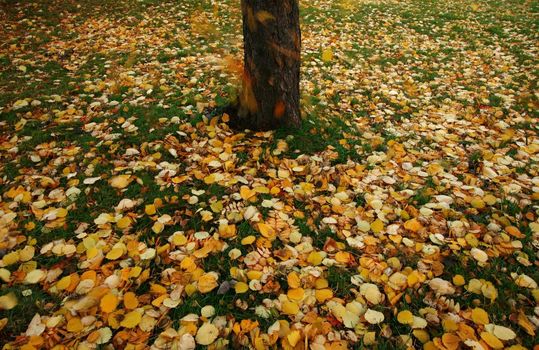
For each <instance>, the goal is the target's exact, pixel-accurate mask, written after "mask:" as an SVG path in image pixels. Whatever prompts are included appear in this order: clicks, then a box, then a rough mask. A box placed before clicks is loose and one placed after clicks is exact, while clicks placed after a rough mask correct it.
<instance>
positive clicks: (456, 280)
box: [453, 275, 466, 287]
mask: <svg viewBox="0 0 539 350" xmlns="http://www.w3.org/2000/svg"><path fill="white" fill-rule="evenodd" d="M453 284H454V285H455V286H457V287H460V286H463V285H465V284H466V281H465V280H464V277H463V276H462V275H455V276H453Z"/></svg>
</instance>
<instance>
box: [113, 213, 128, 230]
mask: <svg viewBox="0 0 539 350" xmlns="http://www.w3.org/2000/svg"><path fill="white" fill-rule="evenodd" d="M116 225H117V226H118V228H119V229H121V230H123V229H126V228H128V227H129V226H131V218H130V217H129V216H124V217H123V218H121V219H120V220H118V221H117V222H116Z"/></svg>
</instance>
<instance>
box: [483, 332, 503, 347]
mask: <svg viewBox="0 0 539 350" xmlns="http://www.w3.org/2000/svg"><path fill="white" fill-rule="evenodd" d="M481 339H483V340H484V341H485V343H487V344H488V346H490V347H491V348H493V349H503V343H502V342H501V340H500V339H498V338H496V336H495V335H494V334H491V333H489V332H482V333H481Z"/></svg>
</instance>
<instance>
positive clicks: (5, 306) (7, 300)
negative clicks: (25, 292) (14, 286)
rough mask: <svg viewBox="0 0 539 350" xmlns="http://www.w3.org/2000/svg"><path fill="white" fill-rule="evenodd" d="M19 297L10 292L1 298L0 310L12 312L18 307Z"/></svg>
mask: <svg viewBox="0 0 539 350" xmlns="http://www.w3.org/2000/svg"><path fill="white" fill-rule="evenodd" d="M17 304H18V300H17V296H16V295H15V293H13V292H9V293H8V294H6V295H2V296H1V297H0V310H11V309H13V308H14V307H15V306H17Z"/></svg>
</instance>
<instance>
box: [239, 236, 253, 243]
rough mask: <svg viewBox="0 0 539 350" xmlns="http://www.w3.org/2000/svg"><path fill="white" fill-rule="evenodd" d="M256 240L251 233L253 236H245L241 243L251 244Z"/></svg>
mask: <svg viewBox="0 0 539 350" xmlns="http://www.w3.org/2000/svg"><path fill="white" fill-rule="evenodd" d="M255 240H256V237H255V236H253V235H251V236H247V237H245V238H243V239H242V240H241V244H242V245H249V244H253V242H254V241H255Z"/></svg>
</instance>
